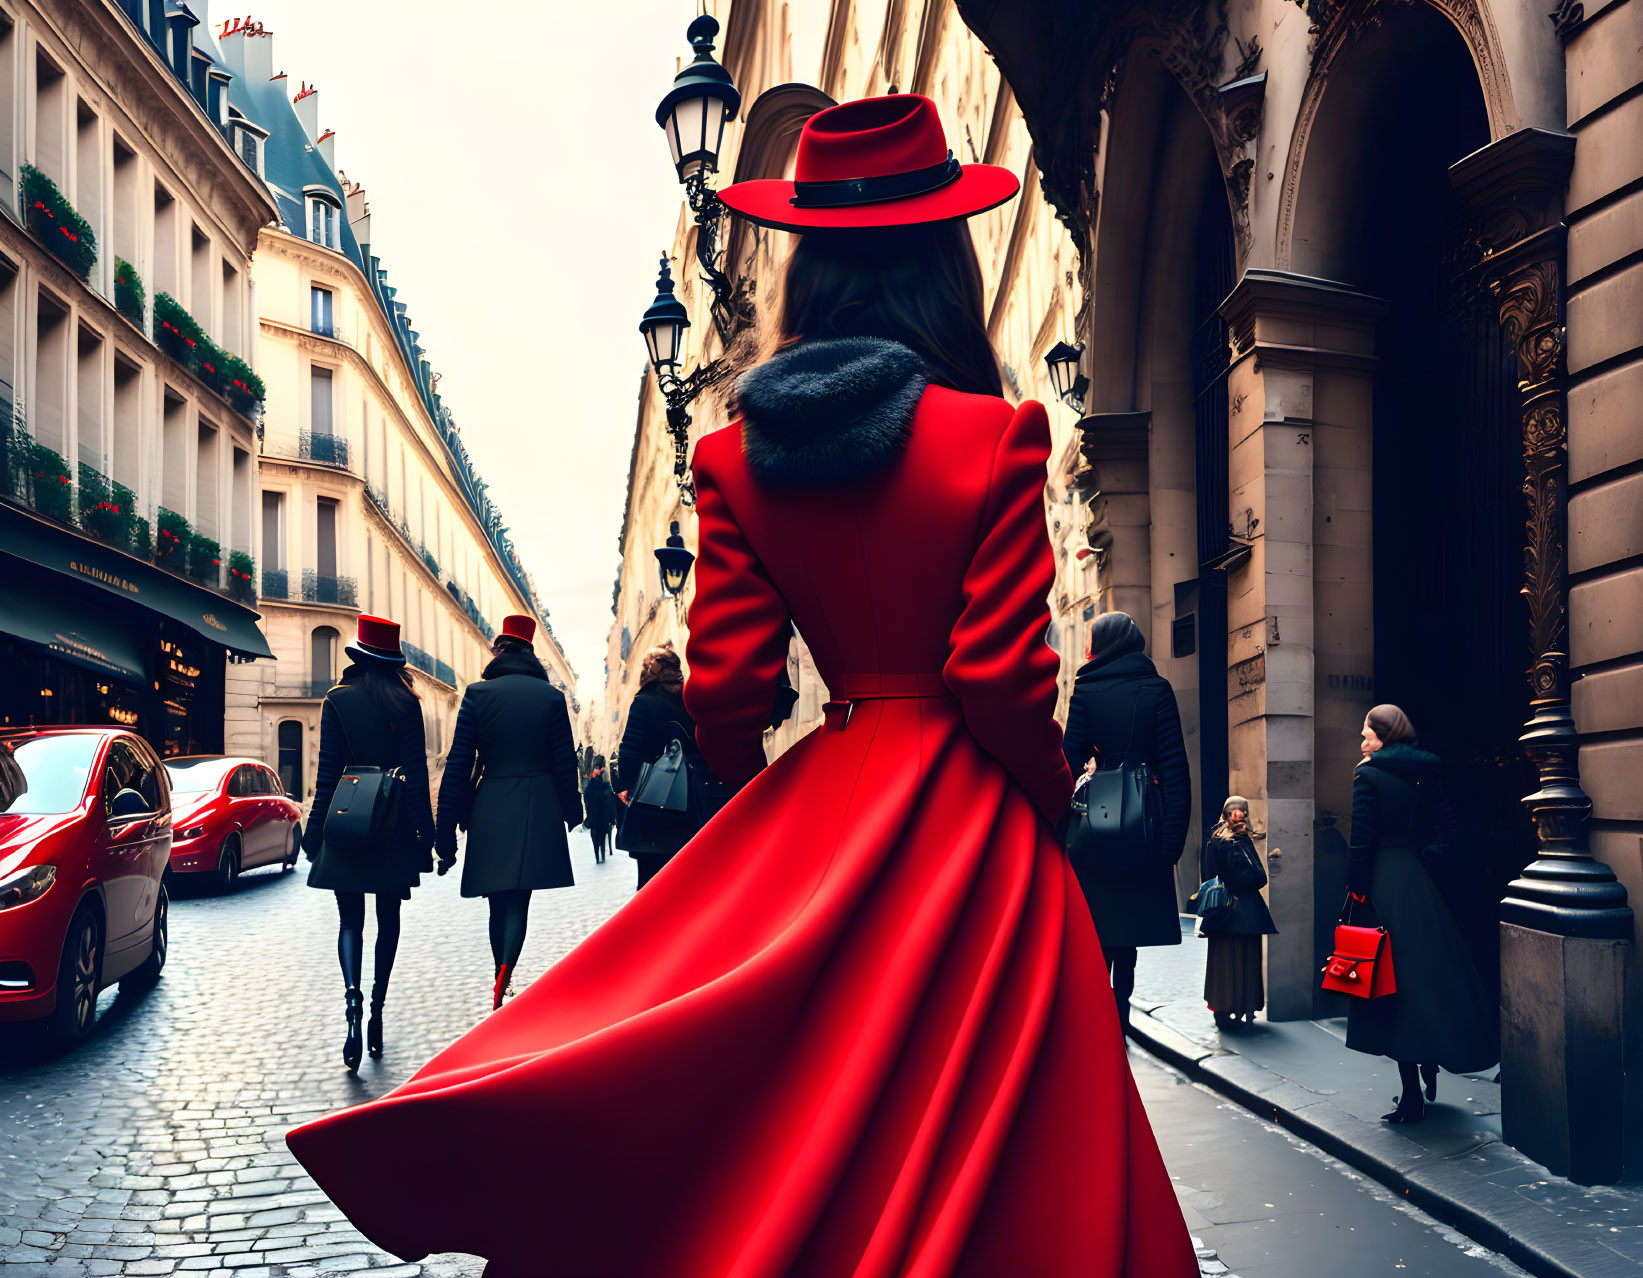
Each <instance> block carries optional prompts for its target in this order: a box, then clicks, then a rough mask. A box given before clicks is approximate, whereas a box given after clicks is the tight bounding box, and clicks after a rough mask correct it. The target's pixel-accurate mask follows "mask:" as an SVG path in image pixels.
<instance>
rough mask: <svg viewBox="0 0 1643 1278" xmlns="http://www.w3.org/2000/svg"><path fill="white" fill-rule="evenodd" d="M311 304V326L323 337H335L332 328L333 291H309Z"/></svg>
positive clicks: (316, 289) (318, 289)
mask: <svg viewBox="0 0 1643 1278" xmlns="http://www.w3.org/2000/svg"><path fill="white" fill-rule="evenodd" d="M308 294H309V299H310V303H311V307H310V309H311V311H312V318H311V321H310V322H311V325H312V327H313V331H314V332H316V333H318V334H319V335H320V336H321V337H335V336H336V333H335V332H334V331H333V329H332V327H331V303H332V300H333V299H332V297H331V290H330V289H328V288H311V289H309V290H308Z"/></svg>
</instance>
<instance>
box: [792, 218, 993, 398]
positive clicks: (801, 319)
mask: <svg viewBox="0 0 1643 1278" xmlns="http://www.w3.org/2000/svg"><path fill="white" fill-rule="evenodd" d="M779 327H780V330H781V338H782V340H783V341H795V340H797V339H799V338H801V337H807V338H827V337H882V338H888V339H889V340H890V341H893V342H900V343H901V344H902V345H903V346H906V347H909V348H910V349H911V350H913V351H914V352H915V353H917V354H918V356H919V357H920V358H921V359H922V360H923V361H924V367H925V371H926V373H927V375H928V376H929V378H930V380H931V381H932V382H934V383H935V384H936V385H938V386H946V387H948V388H950V389H952V390H958V391H969V392H971V393H973V394H978V395H1002V394H1003V393H1004V384H1003V382H1002V381H1001V380H1000V378H999V375H998V360H997V358H996V357H995V356H994V355H993V347H992V343H991V342H990V341H989V340H988V337H987V317H986V310H985V293H984V291H983V289H982V282H981V264H980V263H979V262H978V261H977V260H976V250H975V244H974V242H973V241H972V240H971V239H970V227H969V224H968V223H967V222H964V221H962V220H958V221H950V222H931V223H927V224H925V225H923V226H890V227H877V228H872V229H865V230H848V231H811V232H809V233H808V234H806V235H804V236H802V237H801V238H800V240H799V242H798V244H797V245H796V246H795V247H794V249H793V256H792V257H791V258H790V259H789V261H788V264H787V279H786V284H785V290H784V294H783V298H782V308H781V318H780V321H779Z"/></svg>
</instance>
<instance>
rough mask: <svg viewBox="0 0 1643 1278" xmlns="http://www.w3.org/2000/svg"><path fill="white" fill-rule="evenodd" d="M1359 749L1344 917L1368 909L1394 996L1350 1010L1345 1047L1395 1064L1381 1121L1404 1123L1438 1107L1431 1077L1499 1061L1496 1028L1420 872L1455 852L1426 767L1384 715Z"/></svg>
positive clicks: (1401, 720)
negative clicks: (1396, 1086) (1393, 1093)
mask: <svg viewBox="0 0 1643 1278" xmlns="http://www.w3.org/2000/svg"><path fill="white" fill-rule="evenodd" d="M1360 748H1361V750H1362V753H1363V760H1362V761H1361V762H1360V763H1359V764H1358V767H1357V771H1356V772H1354V773H1353V774H1352V843H1351V849H1350V851H1349V853H1348V856H1347V869H1346V885H1347V906H1346V912H1348V913H1352V914H1353V915H1354V919H1356V912H1357V911H1358V910H1359V909H1360V908H1364V907H1367V908H1368V909H1370V910H1372V911H1373V914H1374V916H1375V917H1378V918H1379V920H1380V923H1381V926H1383V927H1384V928H1385V929H1386V936H1387V941H1388V943H1389V944H1390V945H1391V948H1392V960H1393V963H1392V972H1393V977H1394V979H1395V980H1396V982H1397V992H1396V993H1394V994H1388V995H1385V996H1384V997H1381V998H1374V999H1362V998H1355V999H1353V1000H1352V1002H1351V1006H1350V1007H1349V1008H1348V1010H1347V1021H1346V1045H1347V1046H1348V1047H1350V1048H1351V1049H1352V1050H1353V1051H1356V1052H1367V1053H1369V1054H1370V1055H1371V1056H1390V1057H1391V1058H1392V1059H1393V1060H1395V1061H1397V1062H1398V1077H1399V1080H1400V1082H1401V1083H1402V1092H1401V1093H1400V1095H1399V1097H1398V1103H1397V1107H1396V1108H1395V1109H1393V1110H1392V1111H1391V1112H1390V1113H1388V1114H1384V1115H1382V1117H1383V1118H1384V1119H1385V1121H1387V1122H1389V1123H1411V1122H1415V1121H1417V1120H1418V1119H1420V1118H1422V1117H1424V1116H1425V1113H1426V1101H1429V1100H1436V1099H1437V1095H1438V1069H1439V1067H1440V1066H1441V1067H1442V1068H1443V1069H1447V1070H1449V1071H1451V1072H1452V1073H1457V1074H1462V1073H1475V1072H1476V1071H1478V1070H1480V1069H1488V1068H1489V1067H1490V1066H1491V1065H1494V1064H1495V1063H1496V1062H1497V1061H1499V1059H1500V1017H1499V1010H1498V1008H1497V1007H1496V1006H1495V1005H1494V1003H1493V1002H1492V1000H1491V999H1490V998H1489V996H1488V994H1487V993H1486V992H1485V989H1484V984H1483V980H1482V978H1481V977H1480V976H1479V975H1478V970H1477V966H1476V964H1475V963H1473V961H1472V955H1471V952H1470V951H1469V950H1468V949H1467V948H1466V943H1465V941H1464V940H1463V938H1462V937H1461V933H1460V929H1459V928H1457V927H1456V926H1455V920H1454V918H1453V916H1452V915H1451V914H1450V913H1449V907H1448V906H1447V905H1445V904H1444V900H1443V895H1442V894H1441V893H1440V892H1439V891H1438V889H1437V885H1436V884H1434V883H1433V881H1432V876H1431V875H1430V874H1429V873H1428V872H1427V869H1426V865H1425V862H1426V861H1427V860H1433V861H1434V862H1435V860H1436V859H1437V858H1442V857H1445V856H1448V855H1451V854H1452V853H1453V849H1454V848H1455V846H1456V843H1455V838H1454V817H1453V814H1452V813H1451V811H1450V808H1449V804H1448V801H1447V799H1446V798H1445V797H1444V793H1443V783H1442V781H1441V779H1440V777H1439V774H1438V758H1437V756H1436V755H1434V754H1432V753H1430V752H1428V751H1426V750H1422V749H1419V748H1418V747H1417V745H1416V741H1415V728H1414V725H1413V724H1412V723H1410V722H1409V716H1408V715H1406V714H1404V712H1403V711H1402V710H1400V709H1398V707H1397V706H1393V705H1380V706H1376V707H1375V708H1374V709H1373V710H1371V711H1370V712H1369V714H1368V716H1367V717H1366V718H1365V719H1364V722H1363V733H1362V745H1361V747H1360ZM1365 921H1367V920H1365ZM1423 1079H1424V1082H1425V1085H1426V1086H1425V1093H1426V1094H1425V1099H1424V1100H1423V1099H1422V1096H1421V1083H1422V1081H1423Z"/></svg>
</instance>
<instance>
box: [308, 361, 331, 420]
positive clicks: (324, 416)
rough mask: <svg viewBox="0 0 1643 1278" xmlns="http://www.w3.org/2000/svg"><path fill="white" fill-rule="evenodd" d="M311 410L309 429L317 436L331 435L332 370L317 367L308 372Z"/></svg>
mask: <svg viewBox="0 0 1643 1278" xmlns="http://www.w3.org/2000/svg"><path fill="white" fill-rule="evenodd" d="M308 387H309V398H310V401H311V410H310V413H309V417H308V429H309V430H310V431H312V432H313V433H314V434H316V435H329V434H330V433H331V420H332V418H331V370H330V369H328V368H320V367H318V366H317V365H316V366H315V367H313V368H310V369H309V370H308Z"/></svg>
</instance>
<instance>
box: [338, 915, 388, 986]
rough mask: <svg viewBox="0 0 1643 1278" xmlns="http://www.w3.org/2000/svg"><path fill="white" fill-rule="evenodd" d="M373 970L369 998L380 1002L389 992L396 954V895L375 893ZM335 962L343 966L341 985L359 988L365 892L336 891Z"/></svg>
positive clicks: (363, 956)
mask: <svg viewBox="0 0 1643 1278" xmlns="http://www.w3.org/2000/svg"><path fill="white" fill-rule="evenodd" d="M376 899H377V944H376V967H375V969H374V970H373V971H372V973H371V998H372V1000H373V1001H374V1002H377V1003H380V1002H382V1000H383V998H384V997H385V996H386V995H387V993H388V978H389V977H390V976H391V975H393V971H394V955H395V954H396V953H398V951H399V902H400V898H399V897H397V896H389V895H386V894H384V893H381V892H379V893H377V894H376ZM337 917H338V919H339V920H340V922H341V924H342V927H341V930H340V931H338V932H337V962H338V963H340V964H341V965H342V983H343V984H344V985H346V986H347V987H348V988H349V989H351V990H353V989H358V988H359V984H360V977H361V975H362V969H363V967H364V965H365V893H363V892H338V893H337Z"/></svg>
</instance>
